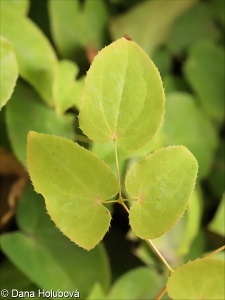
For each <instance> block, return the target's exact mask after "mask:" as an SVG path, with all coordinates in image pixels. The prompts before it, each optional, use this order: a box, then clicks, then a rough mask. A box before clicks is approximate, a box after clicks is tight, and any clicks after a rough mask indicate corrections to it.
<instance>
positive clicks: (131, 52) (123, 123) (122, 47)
mask: <svg viewBox="0 0 225 300" xmlns="http://www.w3.org/2000/svg"><path fill="white" fill-rule="evenodd" d="M150 114H151V117H150ZM163 114H164V91H163V87H162V81H161V78H160V75H159V72H158V70H157V68H156V67H155V65H154V64H153V62H152V61H151V60H150V58H149V57H148V56H147V55H146V53H145V52H144V51H143V50H142V49H141V48H140V47H139V46H138V45H137V44H136V43H135V42H133V41H130V40H127V39H125V38H121V39H119V40H118V41H116V42H114V43H112V44H110V45H109V46H108V47H106V48H104V49H103V50H102V51H100V52H99V54H98V55H97V56H96V57H95V59H94V62H93V63H92V65H91V68H90V70H89V71H88V73H87V77H86V80H85V86H84V90H83V96H82V104H81V110H80V116H79V120H80V127H81V129H82V130H83V132H84V133H85V134H86V135H87V136H88V137H89V138H90V139H92V140H93V141H95V142H97V143H103V142H107V141H110V140H116V141H117V144H118V145H120V146H121V147H122V148H124V149H126V150H128V151H134V150H137V149H139V148H141V147H143V146H144V145H145V144H146V143H147V142H148V141H149V140H150V139H151V138H152V137H153V136H154V134H155V133H156V131H157V130H158V128H159V126H160V124H161V122H162V119H163Z"/></svg>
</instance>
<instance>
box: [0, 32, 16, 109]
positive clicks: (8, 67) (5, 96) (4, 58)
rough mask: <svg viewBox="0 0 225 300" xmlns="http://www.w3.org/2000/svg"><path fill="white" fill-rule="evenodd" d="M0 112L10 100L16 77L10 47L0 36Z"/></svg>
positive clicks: (14, 59) (13, 56)
mask: <svg viewBox="0 0 225 300" xmlns="http://www.w3.org/2000/svg"><path fill="white" fill-rule="evenodd" d="M0 47H1V48H0V51H1V52H0V58H1V59H0V72H1V74H0V91H1V97H0V110H1V108H2V107H3V106H4V105H5V104H6V103H7V101H8V100H9V99H10V97H11V95H12V93H13V90H14V87H15V84H16V80H17V77H18V66H17V61H16V57H15V53H14V51H13V48H12V45H11V44H10V43H9V42H8V41H7V39H5V38H4V37H2V36H0Z"/></svg>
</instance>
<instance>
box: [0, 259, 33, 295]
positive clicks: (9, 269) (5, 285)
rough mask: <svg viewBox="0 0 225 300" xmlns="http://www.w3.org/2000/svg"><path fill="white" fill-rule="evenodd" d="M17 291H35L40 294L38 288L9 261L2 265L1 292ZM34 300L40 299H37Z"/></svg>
mask: <svg viewBox="0 0 225 300" xmlns="http://www.w3.org/2000/svg"><path fill="white" fill-rule="evenodd" d="M3 289H7V290H8V291H11V290H12V289H17V290H18V291H35V294H36V292H38V288H37V287H36V286H35V285H34V284H33V283H32V282H31V281H30V280H29V279H28V278H27V277H26V276H24V274H23V273H21V272H20V271H19V270H18V269H17V268H15V266H14V265H13V264H11V263H10V262H9V261H8V260H5V261H4V262H2V263H1V281H0V290H3ZM33 299H38V298H37V297H35V298H33Z"/></svg>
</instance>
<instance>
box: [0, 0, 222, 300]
mask: <svg viewBox="0 0 225 300" xmlns="http://www.w3.org/2000/svg"><path fill="white" fill-rule="evenodd" d="M0 4H1V6H0V9H1V11H0V18H1V28H0V29H1V35H2V36H3V37H4V38H6V39H7V40H8V41H9V42H10V43H11V44H12V46H13V49H14V51H15V56H16V60H17V63H18V69H19V78H18V80H17V83H16V87H15V89H14V92H13V94H12V96H11V98H10V99H9V101H8V102H7V104H6V105H5V106H4V107H3V108H2V109H1V111H0V189H1V193H0V218H1V219H0V225H1V257H0V267H1V275H0V276H1V277H0V279H1V280H0V288H1V289H3V288H6V289H12V288H14V289H18V290H26V291H29V290H30V291H37V290H38V289H39V288H40V289H46V290H51V289H53V290H56V291H57V290H58V289H61V290H70V291H73V290H76V289H78V290H79V292H80V297H81V299H87V298H88V299H154V297H156V295H157V294H158V293H159V292H160V290H161V289H162V287H163V286H164V284H165V282H166V277H167V276H168V274H167V271H166V270H165V268H164V266H163V265H162V263H161V262H160V261H159V259H158V258H157V257H156V256H155V254H154V253H153V252H152V250H151V249H150V248H149V246H148V245H147V244H146V243H145V242H144V241H140V240H138V239H137V238H135V237H134V236H133V235H132V232H130V230H129V222H128V218H127V214H126V212H125V211H124V209H123V208H122V206H120V205H115V206H114V207H112V208H111V211H112V215H113V220H112V222H111V227H110V230H109V232H108V233H107V234H106V236H105V238H104V240H103V242H102V243H100V245H98V246H97V247H96V248H95V249H94V250H91V251H90V252H86V251H85V250H82V249H81V248H79V247H77V246H76V245H75V244H73V243H72V242H70V241H69V239H67V238H66V237H65V236H63V235H62V234H61V233H60V231H59V230H58V229H57V228H56V227H55V225H54V224H53V223H52V221H51V220H50V217H49V216H48V215H47V213H46V210H45V205H44V200H43V198H42V196H41V195H37V194H36V193H35V192H34V190H33V187H32V185H31V183H30V181H29V176H28V174H27V171H26V169H27V167H26V137H27V133H28V131H30V130H34V131H37V132H42V133H49V134H55V135H58V136H64V137H66V138H69V139H72V140H74V141H77V142H78V143H80V144H81V145H83V146H85V147H86V148H89V149H91V150H92V151H93V152H94V153H95V154H96V155H98V156H99V157H100V158H101V159H103V160H104V161H105V162H106V163H108V164H109V165H110V167H111V168H112V169H115V162H114V150H113V149H112V147H111V145H108V144H105V145H102V146H101V145H95V144H90V143H87V140H86V138H85V136H84V135H83V134H82V132H81V131H80V130H79V122H78V117H77V116H78V114H79V108H80V96H81V94H82V87H83V84H84V76H85V74H86V72H87V71H88V69H89V67H90V64H91V62H92V61H93V59H94V57H95V55H96V54H97V53H98V51H99V50H101V49H102V48H103V47H105V46H107V45H109V44H110V43H111V42H113V41H115V40H116V39H118V38H120V37H122V36H124V35H128V36H129V37H130V38H131V39H133V40H134V41H135V42H137V43H138V44H139V45H140V46H141V47H142V48H143V49H144V50H145V51H146V53H147V54H148V55H149V57H150V58H151V59H152V60H153V62H154V63H155V65H156V66H157V68H158V69H159V72H160V74H161V77H162V80H163V85H164V89H165V94H166V113H165V120H164V122H163V124H162V126H161V127H160V129H159V131H158V132H157V134H156V135H155V136H154V138H153V140H152V141H151V142H150V143H149V144H148V145H146V146H145V147H144V148H142V149H141V150H140V151H138V152H136V153H133V154H132V155H131V154H130V153H126V152H125V151H123V150H122V149H119V159H120V170H121V174H123V175H122V176H125V174H126V171H127V169H128V167H129V166H130V164H131V163H132V162H134V161H137V160H139V159H140V158H142V157H145V156H146V155H147V154H148V153H151V152H153V151H154V150H156V149H159V148H161V147H163V146H168V145H179V144H182V145H185V146H186V147H187V148H188V149H189V150H190V151H191V152H192V153H193V154H194V155H195V157H196V158H197V160H198V163H199V173H198V180H197V184H196V187H195V191H194V193H193V195H192V198H191V200H190V204H189V207H188V209H187V211H186V213H185V215H184V217H183V218H182V219H181V220H180V221H179V222H178V223H177V225H176V226H175V227H174V228H173V229H172V230H171V231H170V232H168V233H167V234H165V235H164V236H162V237H160V238H158V239H155V240H154V242H155V244H156V245H157V247H158V249H159V250H160V251H161V252H162V254H163V255H164V256H165V258H166V259H167V261H168V262H169V263H170V264H171V266H172V267H176V266H178V265H180V264H182V263H184V262H186V261H188V260H190V259H195V258H197V257H202V256H204V255H205V254H206V253H208V252H210V251H212V250H214V249H216V248H218V247H220V246H222V245H223V244H224V235H225V229H224V228H225V223H224V209H225V208H224V206H225V195H224V182H225V178H224V176H225V175H224V153H225V151H224V150H225V149H224V140H225V130H224V83H225V76H224V73H225V67H224V66H225V61H224V36H225V35H224V27H225V6H224V5H225V4H224V1H223V0H205V1H200V0H199V1H198V0H48V1H47V0H40V1H38V0H31V1H28V0H26V1H25V0H0ZM150 117H151V116H150ZM218 258H219V259H224V253H219V255H218ZM107 297H108V298H107ZM163 299H170V298H169V297H168V295H165V296H164V298H163Z"/></svg>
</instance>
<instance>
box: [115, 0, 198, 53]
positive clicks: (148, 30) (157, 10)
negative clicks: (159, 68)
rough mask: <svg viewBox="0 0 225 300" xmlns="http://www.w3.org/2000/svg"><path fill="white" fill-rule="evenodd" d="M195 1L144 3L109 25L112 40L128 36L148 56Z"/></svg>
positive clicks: (163, 41) (162, 41) (156, 0)
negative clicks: (175, 21)
mask: <svg viewBox="0 0 225 300" xmlns="http://www.w3.org/2000/svg"><path fill="white" fill-rule="evenodd" d="M196 2H197V1H196V0H182V1H176V0H170V1H159V0H152V1H145V2H143V3H140V4H138V5H136V6H135V7H134V8H132V9H131V10H129V11H128V12H127V13H125V14H123V15H121V16H118V17H115V18H114V19H112V21H111V24H110V32H111V35H112V37H113V39H114V40H116V39H118V38H119V37H121V36H124V35H125V34H128V35H129V36H130V37H131V38H132V39H133V40H134V41H135V42H136V43H138V44H139V45H140V46H141V47H142V48H143V49H144V50H145V51H146V52H147V53H148V54H149V55H152V53H153V52H154V50H155V49H156V48H157V47H158V46H160V45H161V44H163V43H165V41H166V39H167V37H168V34H169V31H170V28H171V26H172V24H173V22H174V20H175V19H176V18H177V17H178V16H179V15H181V14H182V13H183V12H184V11H186V10H187V9H189V8H190V7H191V6H192V5H194V4H195V3H196Z"/></svg>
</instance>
